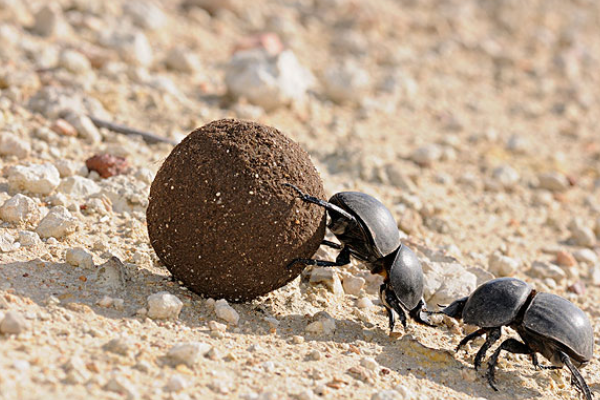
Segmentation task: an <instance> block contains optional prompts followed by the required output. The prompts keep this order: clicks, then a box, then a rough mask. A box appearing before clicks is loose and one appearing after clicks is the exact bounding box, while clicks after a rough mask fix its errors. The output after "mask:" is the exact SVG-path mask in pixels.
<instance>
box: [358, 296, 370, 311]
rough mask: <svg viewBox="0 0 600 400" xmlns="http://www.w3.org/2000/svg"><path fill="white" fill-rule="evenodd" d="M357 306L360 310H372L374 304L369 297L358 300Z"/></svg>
mask: <svg viewBox="0 0 600 400" xmlns="http://www.w3.org/2000/svg"><path fill="white" fill-rule="evenodd" d="M356 306H357V307H358V308H371V307H373V302H372V301H371V299H369V298H368V297H362V298H360V299H358V301H357V302H356Z"/></svg>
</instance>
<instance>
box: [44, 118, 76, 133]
mask: <svg viewBox="0 0 600 400" xmlns="http://www.w3.org/2000/svg"><path fill="white" fill-rule="evenodd" d="M50 129H52V130H53V131H54V132H56V133H58V134H59V135H63V136H77V129H75V128H74V127H73V125H71V124H70V123H68V122H67V121H65V120H64V119H62V118H59V119H57V120H56V121H54V123H53V124H52V126H51V127H50Z"/></svg>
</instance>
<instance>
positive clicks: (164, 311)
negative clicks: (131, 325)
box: [148, 292, 183, 319]
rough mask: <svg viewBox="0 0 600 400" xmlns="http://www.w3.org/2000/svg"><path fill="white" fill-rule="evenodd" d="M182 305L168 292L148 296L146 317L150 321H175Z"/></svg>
mask: <svg viewBox="0 0 600 400" xmlns="http://www.w3.org/2000/svg"><path fill="white" fill-rule="evenodd" d="M182 307H183V303H182V302H181V300H179V298H177V296H175V295H172V294H171V293H169V292H159V293H155V294H153V295H150V296H148V317H150V318H152V319H177V317H179V313H180V312H181V308H182Z"/></svg>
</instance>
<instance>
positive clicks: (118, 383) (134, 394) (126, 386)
mask: <svg viewBox="0 0 600 400" xmlns="http://www.w3.org/2000/svg"><path fill="white" fill-rule="evenodd" d="M117 374H118V373H115V375H113V376H112V377H111V378H110V380H109V381H108V383H107V384H106V386H105V387H104V388H105V389H106V390H109V391H111V392H116V393H119V394H121V395H125V398H126V399H127V400H135V399H138V398H139V397H140V394H139V392H138V390H137V389H136V387H135V386H133V384H132V383H131V382H129V381H128V380H127V379H126V378H125V377H124V376H121V375H117Z"/></svg>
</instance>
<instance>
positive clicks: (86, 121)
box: [65, 112, 102, 144]
mask: <svg viewBox="0 0 600 400" xmlns="http://www.w3.org/2000/svg"><path fill="white" fill-rule="evenodd" d="M65 119H66V120H67V122H68V123H70V124H71V125H73V128H75V129H76V130H77V135H78V136H79V137H82V138H83V139H85V141H86V142H89V143H92V144H97V143H100V142H101V141H102V134H101V133H100V131H99V130H98V128H97V127H96V125H94V123H93V122H92V120H91V119H90V118H89V117H88V116H87V115H85V114H79V113H74V112H71V113H69V114H67V115H66V116H65Z"/></svg>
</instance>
